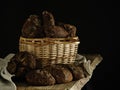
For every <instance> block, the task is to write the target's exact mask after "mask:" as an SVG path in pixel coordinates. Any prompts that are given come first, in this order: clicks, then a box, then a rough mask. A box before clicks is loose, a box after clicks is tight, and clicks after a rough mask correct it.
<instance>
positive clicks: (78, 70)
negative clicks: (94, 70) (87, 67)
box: [64, 64, 85, 80]
mask: <svg viewBox="0 0 120 90" xmlns="http://www.w3.org/2000/svg"><path fill="white" fill-rule="evenodd" d="M64 66H65V67H67V68H68V69H69V70H70V71H71V73H72V75H73V80H79V79H82V78H85V75H84V71H83V68H82V67H80V66H77V65H75V64H68V65H64Z"/></svg>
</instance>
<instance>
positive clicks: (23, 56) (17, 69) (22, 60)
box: [7, 51, 36, 77]
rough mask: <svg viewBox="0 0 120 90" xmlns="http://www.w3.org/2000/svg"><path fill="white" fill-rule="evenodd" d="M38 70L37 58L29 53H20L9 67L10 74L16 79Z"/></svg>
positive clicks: (11, 61)
mask: <svg viewBox="0 0 120 90" xmlns="http://www.w3.org/2000/svg"><path fill="white" fill-rule="evenodd" d="M35 68H36V58H35V56H34V55H32V54H31V53H29V52H26V51H23V52H18V53H16V54H15V56H14V57H13V58H12V59H11V60H10V62H9V63H8V66H7V70H8V72H10V73H11V74H15V76H16V77H23V76H24V75H25V73H26V72H28V71H29V70H32V69H35Z"/></svg>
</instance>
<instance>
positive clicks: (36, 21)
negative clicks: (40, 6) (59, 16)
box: [7, 11, 85, 86]
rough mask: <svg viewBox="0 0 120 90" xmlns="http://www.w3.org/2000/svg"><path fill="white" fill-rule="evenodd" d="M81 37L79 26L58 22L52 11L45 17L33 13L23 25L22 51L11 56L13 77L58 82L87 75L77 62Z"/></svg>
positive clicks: (39, 82)
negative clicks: (79, 36) (78, 34)
mask: <svg viewBox="0 0 120 90" xmlns="http://www.w3.org/2000/svg"><path fill="white" fill-rule="evenodd" d="M79 43H80V40H79V38H78V37H77V36H76V27H75V26H74V25H71V24H65V23H61V22H55V19H54V17H53V15H52V13H51V12H48V11H43V12H42V17H40V16H38V15H30V16H29V17H28V19H27V20H26V21H25V23H24V24H23V27H22V33H21V36H20V39H19V52H17V53H16V54H15V56H14V57H13V58H12V59H11V60H10V62H9V63H8V66H7V70H8V71H9V72H10V73H11V74H15V76H14V77H13V80H15V81H23V82H26V83H27V84H29V85H39V86H46V85H54V84H61V83H67V82H71V81H74V80H79V79H81V78H84V77H85V74H84V68H83V66H82V64H80V65H76V64H75V59H76V55H77V52H78V45H79Z"/></svg>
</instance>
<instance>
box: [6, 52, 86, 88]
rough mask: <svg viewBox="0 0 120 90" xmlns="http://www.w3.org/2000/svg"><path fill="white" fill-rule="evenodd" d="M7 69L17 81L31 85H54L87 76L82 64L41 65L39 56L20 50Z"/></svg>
mask: <svg viewBox="0 0 120 90" xmlns="http://www.w3.org/2000/svg"><path fill="white" fill-rule="evenodd" d="M7 70H8V72H9V73H11V74H15V76H14V77H13V79H14V80H16V81H24V82H27V84H30V85H40V86H41V85H54V84H61V83H67V82H70V81H74V80H79V79H82V78H85V77H86V76H85V72H84V67H83V65H82V63H81V64H79V65H76V64H75V63H74V64H53V65H47V66H44V67H41V66H40V63H39V62H38V61H37V57H36V56H35V55H33V54H31V53H29V52H26V51H24V52H18V53H16V54H15V56H14V57H13V58H11V60H10V62H8V66H7Z"/></svg>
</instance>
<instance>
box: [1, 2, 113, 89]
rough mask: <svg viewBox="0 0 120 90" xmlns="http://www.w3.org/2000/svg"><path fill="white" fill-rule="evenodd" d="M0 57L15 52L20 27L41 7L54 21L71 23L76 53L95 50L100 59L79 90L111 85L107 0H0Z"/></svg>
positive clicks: (40, 10)
mask: <svg viewBox="0 0 120 90" xmlns="http://www.w3.org/2000/svg"><path fill="white" fill-rule="evenodd" d="M0 4H1V8H0V12H1V14H0V22H1V24H0V57H5V56H6V55H7V54H9V53H16V52H17V51H18V41H19V36H20V34H21V28H22V25H23V23H24V22H25V20H26V18H27V17H28V16H29V15H31V14H38V15H39V14H41V12H42V11H43V10H48V11H50V12H52V13H53V15H54V17H55V20H56V21H62V22H65V23H69V24H73V25H75V26H76V27H77V35H78V36H79V38H80V41H81V43H80V45H79V51H78V52H79V53H99V54H101V55H102V56H103V61H102V62H101V63H100V64H99V65H98V66H97V68H96V69H95V71H94V74H93V77H92V78H91V80H90V81H89V82H88V84H86V85H85V87H84V88H83V90H99V89H100V90H104V89H110V88H112V87H113V86H112V85H113V83H112V82H111V81H113V80H114V79H112V78H111V77H112V75H113V72H114V69H113V67H114V66H113V62H111V61H112V54H113V50H112V49H113V48H112V47H113V44H112V43H113V42H112V23H111V17H112V16H111V10H112V7H111V1H109V2H98V1H93V0H90V1H85V2H81V1H79V2H77V1H75V0H71V1H67V0H66V1H62V0H56V1H52V0H43V1H41V0H39V1H38V0H33V1H32V0H29V1H21V0H20V1H17V0H16V1H15V2H11V1H10V0H9V1H3V2H1V3H0Z"/></svg>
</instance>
